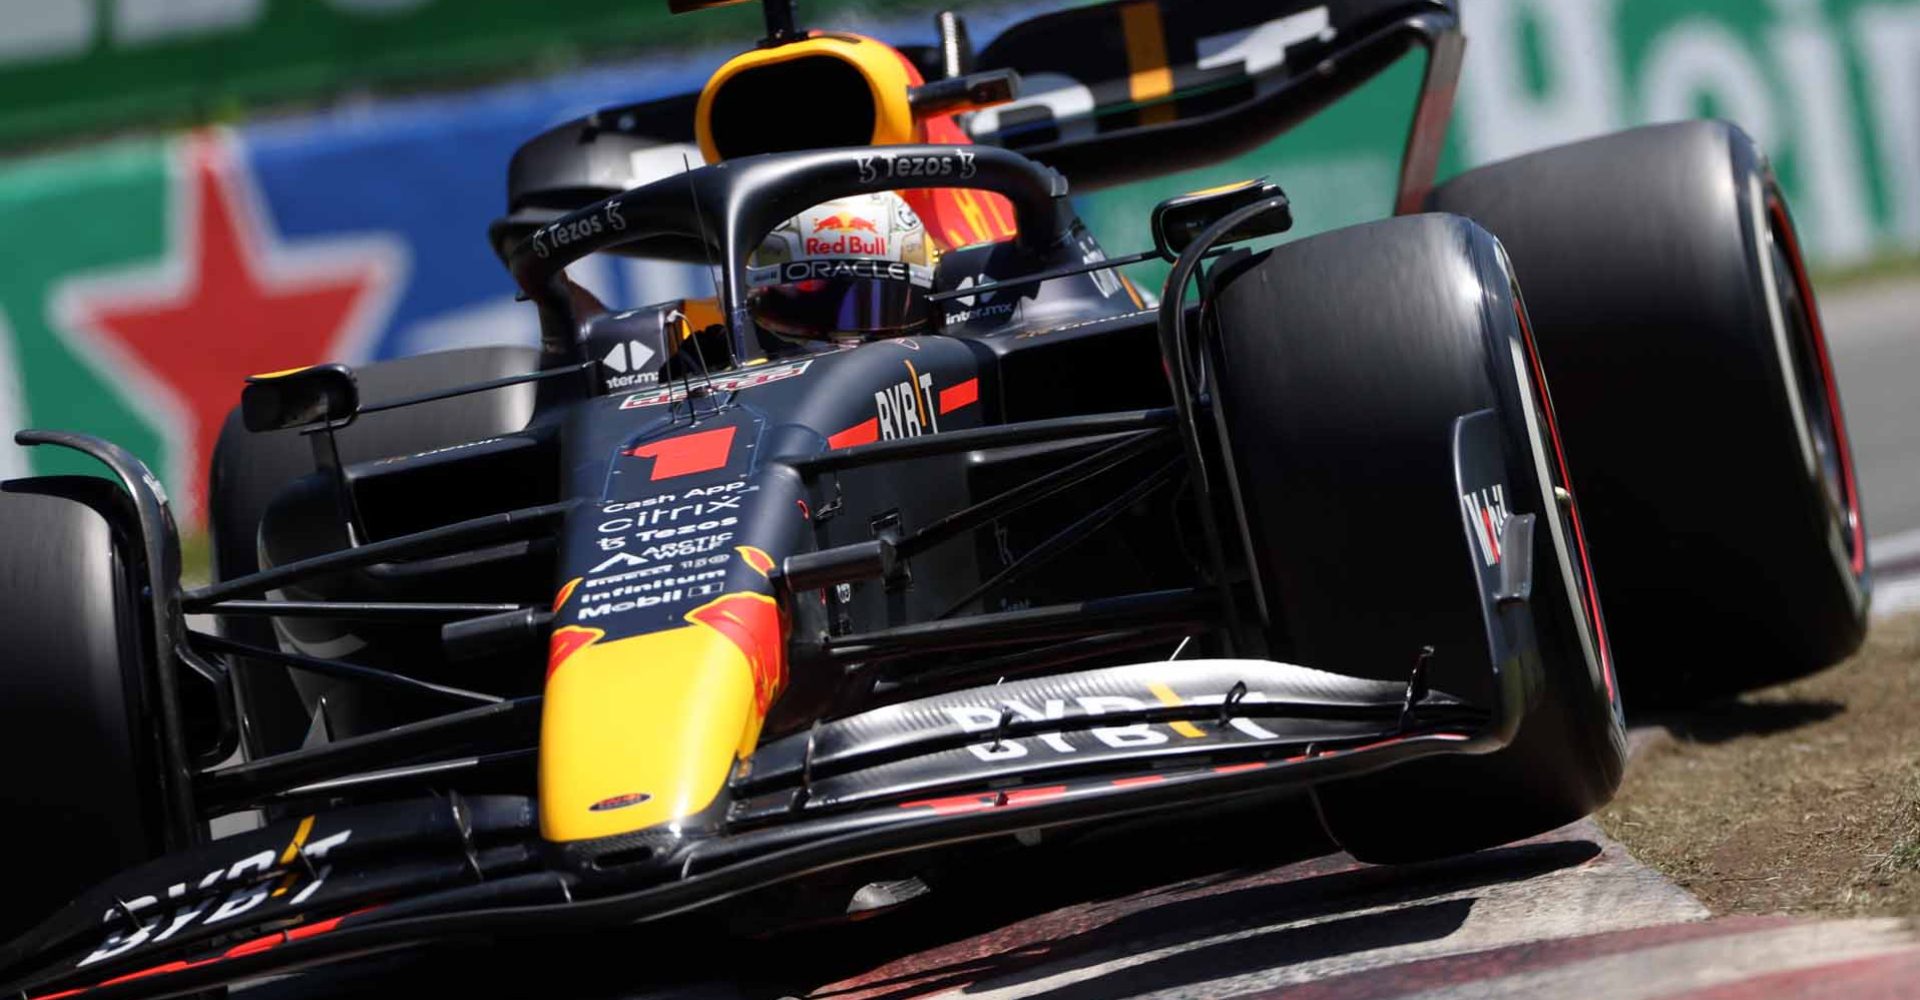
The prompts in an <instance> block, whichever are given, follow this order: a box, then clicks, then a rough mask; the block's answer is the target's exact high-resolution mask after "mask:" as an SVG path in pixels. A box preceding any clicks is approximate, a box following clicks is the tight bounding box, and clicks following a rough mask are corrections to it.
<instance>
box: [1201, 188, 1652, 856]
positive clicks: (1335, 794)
mask: <svg viewBox="0 0 1920 1000" xmlns="http://www.w3.org/2000/svg"><path fill="white" fill-rule="evenodd" d="M1220 285H1221V287H1220V290H1219V291H1218V293H1217V294H1216V296H1215V297H1214V299H1213V303H1212V306H1213V308H1214V310H1215V311H1216V314H1217V315H1218V317H1219V325H1218V329H1219V335H1218V337H1217V338H1216V340H1217V343H1218V349H1219V355H1218V361H1217V363H1216V365H1215V369H1214V370H1215V372H1216V373H1217V376H1216V377H1217V380H1218V401H1217V405H1218V407H1219V409H1220V412H1221V415H1222V424H1223V427H1224V429H1225V433H1226V437H1227V440H1228V442H1229V453H1230V455H1231V457H1232V461H1233V464H1234V467H1235V469H1236V474H1237V476H1238V477H1239V479H1238V481H1239V484H1240V486H1241V489H1242V495H1243V497H1244V503H1245V506H1246V517H1247V520H1248V524H1249V528H1250V531H1251V533H1252V536H1253V539H1254V549H1255V552H1254V557H1255V561H1256V563H1258V564H1259V566H1258V568H1259V571H1260V574H1261V580H1262V581H1263V583H1264V584H1265V592H1266V597H1267V602H1268V606H1269V609H1270V611H1271V617H1272V619H1273V620H1272V622H1271V625H1272V632H1271V644H1272V647H1273V652H1274V654H1275V655H1277V656H1278V657H1280V658H1282V659H1286V660H1289V661H1292V662H1297V663H1300V664H1303V665H1305V666H1310V667H1317V668H1321V669H1328V670H1335V671H1338V672H1341V673H1347V674H1353V675H1358V676H1365V677H1374V678H1380V679H1404V678H1405V677H1406V676H1407V672H1408V670H1409V668H1411V667H1412V665H1413V663H1414V660H1415V657H1416V655H1417V651H1418V650H1419V649H1420V648H1421V647H1422V646H1426V645H1431V646H1433V647H1434V648H1435V650H1436V653H1435V656H1434V658H1433V661H1432V663H1431V668H1430V669H1431V674H1430V676H1431V679H1432V683H1433V685H1434V686H1435V687H1437V688H1441V689H1443V690H1447V691H1449V692H1450V693H1454V694H1458V695H1461V696H1463V697H1467V698H1470V699H1473V700H1475V701H1478V702H1479V703H1482V704H1487V703H1488V699H1490V698H1491V695H1492V683H1491V681H1492V677H1491V662H1492V661H1491V653H1490V651H1489V650H1488V648H1487V640H1486V637H1485V633H1484V626H1483V617H1482V613H1481V609H1480V605H1479V593H1480V591H1479V589H1478V586H1477V583H1476V579H1475V577H1474V574H1473V572H1472V569H1471V566H1472V564H1471V563H1470V562H1469V561H1468V559H1469V553H1468V549H1467V546H1468V545H1469V542H1468V540H1467V537H1466V535H1465V532H1464V528H1463V521H1462V514H1461V510H1462V503H1463V498H1462V497H1461V496H1460V495H1459V488H1458V482H1457V480H1456V478H1455V475H1454V470H1453V463H1452V449H1451V434H1452V430H1453V425H1454V422H1455V420H1456V419H1457V418H1459V417H1462V416H1465V415H1467V414H1471V413H1475V412H1477V411H1483V410H1492V411H1494V412H1495V414H1496V415H1497V417H1498V420H1499V426H1500V427H1501V428H1502V431H1503V437H1504V439H1505V440H1504V442H1503V444H1504V451H1505V455H1506V462H1505V464H1506V476H1507V480H1506V483H1507V487H1508V491H1509V492H1510V493H1511V494H1512V495H1511V497H1510V498H1509V501H1508V506H1509V512H1510V513H1511V514H1514V515H1519V514H1534V515H1536V516H1537V517H1538V519H1539V525H1538V529H1537V530H1536V532H1535V543H1534V544H1535V551H1534V553H1533V576H1534V593H1533V600H1532V617H1533V621H1534V625H1535V632H1536V639H1537V642H1538V648H1539V661H1540V664H1541V666H1542V668H1543V671H1542V673H1543V676H1542V678H1541V680H1542V681H1543V683H1542V684H1541V686H1540V688H1539V689H1538V692H1537V697H1536V699H1535V702H1534V704H1533V705H1532V707H1531V708H1530V710H1529V711H1528V712H1527V714H1526V716H1525V717H1524V719H1523V720H1522V721H1521V725H1520V731H1519V733H1518V735H1517V736H1516V737H1515V740H1514V742H1513V743H1511V744H1510V745H1509V746H1507V747H1506V748H1505V749H1502V750H1499V751H1497V752H1494V753H1492V754H1488V755H1484V756H1478V757H1445V758H1430V759H1425V760H1420V761H1415V762H1412V763H1409V764H1405V765H1402V766H1399V767H1396V768H1393V769H1391V770H1389V771H1385V772H1382V773H1380V774H1377V775H1373V776H1368V777H1364V778H1359V779H1353V780H1349V781H1344V782H1337V783H1332V784H1329V785H1326V786H1323V787H1321V788H1318V789H1316V791H1315V797H1316V800H1317V802H1318V804H1319V807H1320V811H1321V815H1322V818H1323V821H1324V823H1325V825H1326V827H1327V830H1328V832H1329V833H1330V834H1331V835H1332V836H1333V838H1334V840H1335V841H1337V842H1338V843H1339V844H1340V846H1342V847H1344V848H1346V849H1347V850H1348V851H1349V852H1351V853H1352V854H1353V855H1354V856H1355V857H1358V858H1361V859H1363V860H1367V861H1379V862H1404V861H1415V860H1422V859H1426V858H1434V857H1442V856H1446V855H1451V854H1458V853H1462V852H1466V851H1471V850H1476V849H1478V848H1482V847H1488V846H1492V845H1495V844H1500V843H1505V842H1507V841H1511V840H1515V839H1518V838H1521V837H1525V836H1528V835H1531V834H1535V833H1540V832H1543V831H1545V830H1549V829H1552V828H1554V827H1557V826H1560V825H1562V824H1564V823H1567V822H1570V821H1572V820H1575V819H1578V818H1580V817H1581V816H1584V815H1586V814H1587V813H1589V812H1591V811H1592V810H1593V809H1595V808H1597V807H1598V806H1600V805H1601V804H1603V803H1605V802H1606V801H1607V800H1608V799H1609V798H1610V797H1611V796H1612V794H1613V791H1614V789H1615V788H1616V787H1617V785H1618V784H1619V781H1620V774H1621V770H1622V766H1623V763H1624V737H1623V733H1622V730H1621V725H1620V714H1619V706H1618V702H1617V700H1616V699H1615V698H1614V697H1613V692H1614V688H1613V685H1612V684H1611V682H1610V679H1609V678H1608V675H1607V670H1608V667H1607V662H1606V658H1605V657H1606V652H1605V651H1606V645H1605V643H1606V639H1605V627H1604V623H1603V622H1602V621H1601V619H1600V617H1599V614H1598V609H1597V607H1595V606H1593V605H1592V604H1591V602H1590V597H1591V594H1592V588H1591V586H1590V583H1589V581H1590V577H1589V576H1588V574H1587V573H1586V569H1585V564H1584V560H1582V559H1580V558H1579V551H1580V549H1579V538H1578V534H1577V532H1578V523H1579V522H1578V516H1577V513H1576V512H1575V511H1574V510H1573V508H1572V506H1571V505H1570V504H1568V505H1565V507H1564V510H1562V509H1559V508H1561V507H1562V505H1561V504H1557V503H1555V502H1554V501H1553V500H1552V499H1551V497H1552V495H1553V494H1552V492H1551V491H1552V488H1553V486H1555V485H1557V484H1556V483H1555V482H1554V479H1556V478H1557V477H1558V476H1559V472H1558V471H1557V461H1558V456H1557V454H1556V449H1555V448H1554V446H1553V439H1552V436H1551V432H1552V424H1551V409H1550V405H1549V403H1548V400H1547V398H1546V394H1545V387H1544V386H1539V385H1536V384H1535V380H1534V378H1533V371H1532V369H1531V365H1530V354H1531V351H1530V348H1529V347H1528V346H1527V337H1526V331H1525V329H1524V326H1523V317H1524V312H1523V311H1522V309H1521V307H1520V303H1519V301H1518V299H1517V297H1516V293H1515V290H1514V284H1513V281H1512V278H1511V274H1510V272H1509V271H1508V269H1507V267H1506V263H1505V258H1504V255H1503V254H1502V252H1501V250H1500V247H1499V244H1498V243H1497V242H1496V241H1495V240H1494V239H1493V238H1492V237H1491V236H1490V235H1488V234H1487V232H1486V231H1485V230H1483V229H1481V228H1480V227H1478V226H1476V225H1474V224H1472V223H1471V222H1469V221H1467V220H1465V219H1461V218H1458V217H1455V216H1440V215H1432V216H1418V217H1412V218H1402V219H1389V220H1386V221H1383V222H1377V223H1372V224H1369V225H1364V226H1357V227H1354V228H1352V229H1345V230H1339V231H1336V232H1331V233H1326V234H1323V235H1320V236H1316V237H1312V238H1310V239H1305V240H1301V241H1299V242H1296V243H1292V244H1288V245H1285V246H1282V247H1279V248H1277V249H1275V250H1273V251H1271V252H1269V253H1266V254H1262V255H1259V256H1256V257H1254V258H1253V259H1252V260H1251V261H1249V262H1247V263H1245V264H1243V265H1240V266H1235V267H1230V268H1227V269H1226V271H1225V273H1224V274H1223V276H1222V279H1221V282H1220ZM1276 317H1277V318H1278V319H1276ZM1543 470H1545V471H1544V474H1543Z"/></svg>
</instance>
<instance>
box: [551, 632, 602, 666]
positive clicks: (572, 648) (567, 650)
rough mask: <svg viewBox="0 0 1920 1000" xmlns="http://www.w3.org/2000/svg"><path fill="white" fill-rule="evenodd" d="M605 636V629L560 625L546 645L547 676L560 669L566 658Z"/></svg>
mask: <svg viewBox="0 0 1920 1000" xmlns="http://www.w3.org/2000/svg"><path fill="white" fill-rule="evenodd" d="M606 634H607V630H606V629H599V628H582V627H581V626H579V625H562V626H560V627H559V628H557V629H554V630H553V635H552V637H551V638H550V640H549V642H548V645H547V676H548V677H552V676H553V672H554V671H556V670H558V669H560V664H562V663H565V662H566V661H567V657H569V656H572V655H573V654H575V653H578V652H579V651H581V650H582V649H585V648H587V647H588V646H590V645H592V644H593V643H594V641H595V640H597V639H599V638H600V637H601V636H604V635H606Z"/></svg>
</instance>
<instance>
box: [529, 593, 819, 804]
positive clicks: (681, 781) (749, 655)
mask: <svg viewBox="0 0 1920 1000" xmlns="http://www.w3.org/2000/svg"><path fill="white" fill-rule="evenodd" d="M686 618H687V620H688V624H686V625H683V626H679V627H675V628H669V629H666V630H664V631H660V632H653V633H649V634H646V635H639V636H633V637H631V638H627V639H619V640H615V641H612V642H601V641H598V636H593V635H590V634H587V635H582V633H591V632H593V631H597V630H588V629H579V628H572V627H568V628H564V629H559V630H556V631H555V634H554V644H553V651H552V659H551V661H550V664H549V667H548V670H549V673H548V677H547V687H546V699H545V702H544V705H543V708H542V713H543V714H542V717H541V729H540V831H541V835H542V836H544V837H545V838H546V839H547V840H549V841H574V840H591V839H596V838H600V837H611V836H616V835H618V834H623V833H631V832H633V831H636V830H643V829H646V828H648V827H653V826H658V825H660V824H662V823H669V822H672V821H674V820H677V819H681V818H684V817H687V816H690V815H693V814H694V813H697V812H700V811H701V810H703V809H705V808H707V807H708V806H709V805H711V804H713V802H714V800H715V799H716V798H717V797H718V796H719V795H720V793H721V791H722V790H723V789H724V788H725V786H726V781H727V775H728V773H729V772H730V771H731V770H732V768H733V764H734V761H735V760H736V759H738V758H739V757H741V756H744V755H746V754H748V753H751V752H752V750H753V747H754V745H755V743H756V742H757V741H758V739H759V735H760V725H761V722H762V721H763V720H764V719H765V717H766V709H767V706H768V705H770V704H771V703H772V700H773V698H774V697H776V696H777V695H778V694H779V691H780V688H781V687H782V686H783V684H784V681H785V676H786V660H785V647H784V645H783V642H784V639H783V636H782V635H781V631H780V619H779V612H778V607H777V605H775V603H774V601H773V599H772V598H770V597H765V596H762V595H758V594H728V595H725V596H722V597H720V598H718V599H716V600H714V601H711V602H709V603H707V604H705V605H702V606H701V607H699V608H696V609H694V610H693V611H690V612H688V613H687V615H686Z"/></svg>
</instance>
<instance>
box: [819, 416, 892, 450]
mask: <svg viewBox="0 0 1920 1000" xmlns="http://www.w3.org/2000/svg"><path fill="white" fill-rule="evenodd" d="M878 440H880V418H879V417H875V418H873V419H872V420H866V421H862V422H860V423H857V424H854V425H853V426H852V427H849V428H847V429H846V430H844V431H841V432H840V433H838V434H835V435H834V436H832V437H830V438H828V439H827V447H829V448H848V447H851V446H853V445H856V444H872V443H874V442H875V441H878Z"/></svg>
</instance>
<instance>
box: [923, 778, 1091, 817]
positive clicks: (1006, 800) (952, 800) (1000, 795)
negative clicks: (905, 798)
mask: <svg viewBox="0 0 1920 1000" xmlns="http://www.w3.org/2000/svg"><path fill="white" fill-rule="evenodd" d="M1065 794H1067V786H1065V785H1048V786H1046V787H1045V788H1022V789H1019V790H1018V791H1010V792H981V793H979V794H976V795H950V796H948V797H946V798H943V799H919V800H917V801H914V802H902V803H900V808H902V809H932V810H933V813H934V815H936V816H951V815H953V814H954V813H968V812H979V811H980V810H982V809H999V808H1001V807H1003V806H1024V805H1028V804H1030V803H1034V802H1041V801H1044V800H1046V799H1051V798H1055V797H1058V796H1061V795H1065Z"/></svg>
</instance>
